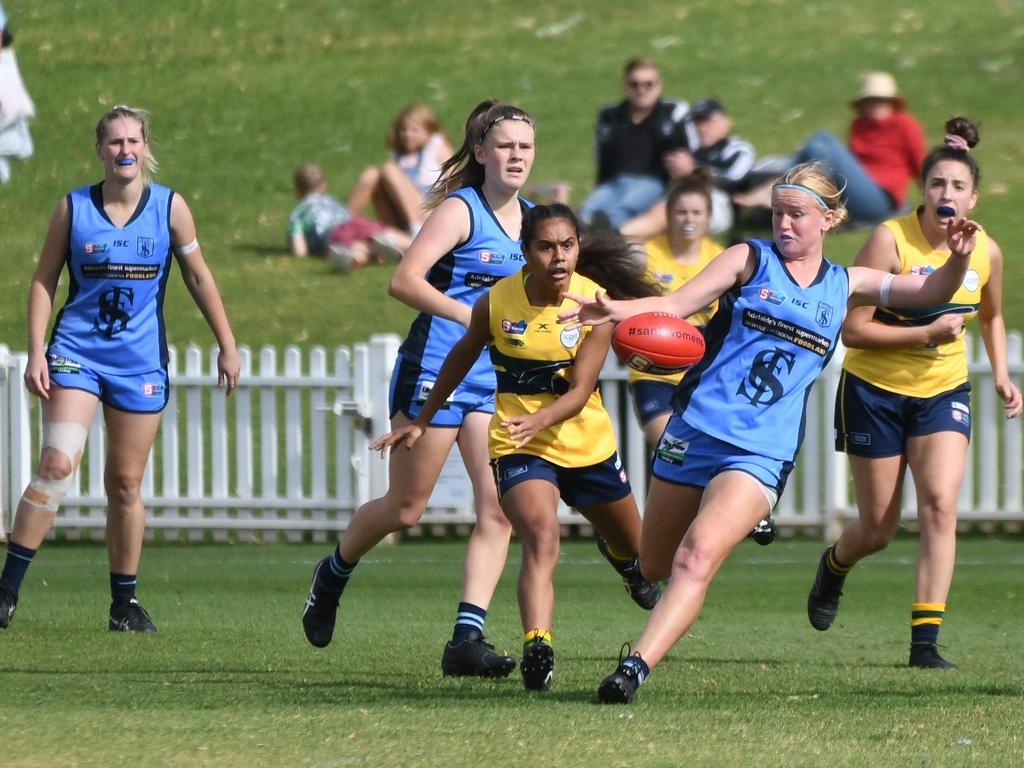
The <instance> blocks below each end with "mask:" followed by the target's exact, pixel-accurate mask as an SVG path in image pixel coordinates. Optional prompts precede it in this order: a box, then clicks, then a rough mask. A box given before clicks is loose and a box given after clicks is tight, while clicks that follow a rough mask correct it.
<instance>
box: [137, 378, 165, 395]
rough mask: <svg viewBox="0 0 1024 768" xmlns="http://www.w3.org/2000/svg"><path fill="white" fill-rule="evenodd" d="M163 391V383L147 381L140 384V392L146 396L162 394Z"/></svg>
mask: <svg viewBox="0 0 1024 768" xmlns="http://www.w3.org/2000/svg"><path fill="white" fill-rule="evenodd" d="M163 393H164V385H163V384H161V383H157V384H152V383H150V382H148V381H147V382H146V383H145V384H143V385H142V394H143V395H145V396H146V397H156V396H158V395H163Z"/></svg>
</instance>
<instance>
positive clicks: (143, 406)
mask: <svg viewBox="0 0 1024 768" xmlns="http://www.w3.org/2000/svg"><path fill="white" fill-rule="evenodd" d="M46 359H47V361H48V362H49V368H50V381H51V382H53V383H54V384H56V385H58V386H60V387H64V389H81V390H83V391H85V392H91V393H92V394H94V395H96V397H98V398H99V400H100V402H101V403H103V404H104V405H109V406H111V407H112V408H117V410H119V411H127V412H128V413H160V412H161V411H162V410H163V409H164V408H166V407H167V399H168V398H169V397H170V380H169V379H168V377H167V369H166V368H158V369H157V370H155V371H148V372H146V373H130V374H123V375H122V374H115V373H104V372H102V371H94V370H93V369H92V368H89V367H88V366H87V365H83V364H81V363H79V362H77V361H76V360H70V359H68V358H66V357H62V356H61V355H53V354H47V356H46Z"/></svg>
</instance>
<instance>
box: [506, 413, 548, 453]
mask: <svg viewBox="0 0 1024 768" xmlns="http://www.w3.org/2000/svg"><path fill="white" fill-rule="evenodd" d="M501 426H503V427H505V428H506V429H507V430H508V436H509V438H510V439H511V440H513V441H515V444H516V448H522V447H523V446H524V445H526V444H527V443H528V442H530V441H531V440H532V439H533V438H534V435H536V434H537V433H538V432H540V431H541V430H542V429H544V427H545V424H544V420H543V418H542V417H541V416H540V414H539V413H529V414H524V415H522V416H511V417H509V418H507V419H505V420H504V421H503V422H501Z"/></svg>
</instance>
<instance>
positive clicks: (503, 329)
mask: <svg viewBox="0 0 1024 768" xmlns="http://www.w3.org/2000/svg"><path fill="white" fill-rule="evenodd" d="M529 279H530V275H529V272H527V271H526V270H523V271H521V272H520V273H519V274H516V275H512V276H511V277H506V278H503V279H502V280H499V281H498V282H497V283H496V284H495V285H494V287H493V288H491V291H490V294H488V301H489V302H490V331H491V344H490V355H491V364H492V365H493V366H494V373H495V377H496V379H497V389H496V394H495V399H494V400H495V402H494V416H493V417H492V418H491V427H490V440H489V448H490V455H491V458H494V459H496V458H499V457H501V456H508V455H510V454H513V453H526V454H530V455H533V456H539V457H541V458H543V459H546V460H547V461H550V462H551V463H552V464H557V465H558V466H560V467H567V468H576V467H589V466H591V465H592V464H598V463H600V462H602V461H604V460H605V459H607V458H608V457H609V456H611V455H612V454H613V453H615V450H616V443H615V433H614V431H613V429H612V422H611V419H610V418H609V416H608V412H607V411H605V409H604V405H603V404H602V402H601V393H600V392H599V391H598V390H597V389H596V388H595V389H594V391H593V392H592V393H591V395H590V398H589V399H588V400H587V403H586V405H584V406H583V410H582V411H580V412H579V413H578V414H576V415H575V416H573V417H572V418H570V419H566V420H565V421H563V422H561V423H559V424H555V425H553V426H551V427H548V428H546V429H543V430H540V431H539V432H538V433H537V434H536V435H534V437H533V439H532V440H530V442H528V443H527V444H526V445H524V446H523V447H522V448H516V444H515V442H514V441H513V440H511V439H510V438H509V435H508V429H507V428H506V427H504V426H502V421H503V420H505V419H508V418H510V417H512V416H521V415H524V414H531V413H536V412H537V411H539V410H540V409H541V408H543V407H544V406H546V405H549V404H550V403H553V402H554V401H555V400H556V399H557V398H558V397H559V396H561V395H563V394H565V393H566V392H568V391H569V385H570V383H571V382H572V379H573V373H574V368H573V364H574V363H575V361H576V354H577V352H579V349H580V345H581V344H582V343H583V340H584V339H585V338H586V337H587V336H588V335H589V334H590V330H591V329H590V328H589V327H586V326H585V327H581V328H572V329H570V328H566V327H565V326H564V325H559V323H558V313H559V312H561V311H562V310H563V309H567V308H568V307H570V306H572V305H573V303H572V302H571V301H570V300H569V299H565V300H563V301H562V303H561V304H560V305H558V306H546V307H535V306H532V305H531V304H530V300H529V298H528V297H527V295H526V281H527V280H529ZM598 290H603V289H601V287H600V286H599V285H598V284H597V283H595V282H594V281H593V280H589V279H588V278H586V277H584V276H583V275H580V274H577V273H574V274H573V275H572V278H571V279H570V281H569V292H570V293H573V294H576V295H577V296H593V295H594V294H595V293H596V292H597V291H598Z"/></svg>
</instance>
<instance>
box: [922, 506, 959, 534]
mask: <svg viewBox="0 0 1024 768" xmlns="http://www.w3.org/2000/svg"><path fill="white" fill-rule="evenodd" d="M917 518H918V524H919V525H920V526H921V532H922V533H923V534H925V535H928V534H931V535H933V536H945V535H950V534H953V533H955V531H956V505H955V504H944V503H942V502H936V503H934V504H928V503H925V504H919V505H918V509H917Z"/></svg>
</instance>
